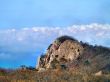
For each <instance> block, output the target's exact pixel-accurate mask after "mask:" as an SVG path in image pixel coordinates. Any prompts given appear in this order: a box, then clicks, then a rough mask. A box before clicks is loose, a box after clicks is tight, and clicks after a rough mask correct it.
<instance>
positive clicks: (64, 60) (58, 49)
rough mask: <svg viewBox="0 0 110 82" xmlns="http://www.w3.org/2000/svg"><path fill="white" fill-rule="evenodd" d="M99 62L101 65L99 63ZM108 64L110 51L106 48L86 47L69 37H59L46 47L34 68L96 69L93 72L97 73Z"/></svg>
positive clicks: (86, 45)
mask: <svg viewBox="0 0 110 82" xmlns="http://www.w3.org/2000/svg"><path fill="white" fill-rule="evenodd" d="M101 49H102V50H103V52H102V51H101ZM104 49H105V50H104ZM103 56H104V57H103ZM107 58H108V59H107ZM105 59H106V62H105ZM101 60H102V63H100V61H101ZM103 60H104V61H103ZM108 62H110V50H109V49H108V48H107V49H106V48H104V47H101V46H100V47H99V46H92V45H88V44H87V43H82V42H78V41H77V40H75V39H73V38H71V37H69V36H61V37H59V38H57V39H56V40H55V41H54V42H53V43H52V44H51V45H50V46H49V47H48V49H47V52H46V54H44V55H41V57H40V58H39V62H38V66H37V67H36V68H37V69H38V70H40V69H43V70H44V69H45V70H46V69H57V68H62V69H66V68H77V67H79V68H81V69H87V70H88V69H89V70H91V69H96V68H97V69H96V70H95V71H99V70H101V68H104V66H106V65H108V64H110V63H108ZM100 65H101V66H100Z"/></svg>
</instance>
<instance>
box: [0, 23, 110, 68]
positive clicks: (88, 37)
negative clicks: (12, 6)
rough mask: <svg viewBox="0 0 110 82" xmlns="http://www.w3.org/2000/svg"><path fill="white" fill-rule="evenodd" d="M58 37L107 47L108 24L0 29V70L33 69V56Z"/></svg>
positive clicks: (108, 40)
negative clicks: (11, 68)
mask: <svg viewBox="0 0 110 82" xmlns="http://www.w3.org/2000/svg"><path fill="white" fill-rule="evenodd" d="M61 35H69V36H72V37H74V38H76V39H78V40H79V41H83V42H88V43H90V44H93V45H95V44H98V45H103V46H107V47H110V25H109V24H96V23H94V24H89V25H73V26H68V27H32V28H22V29H5V30H0V67H17V66H19V65H22V64H26V65H33V66H34V65H35V63H36V62H35V61H36V57H37V56H39V55H40V54H41V53H43V52H45V50H46V48H47V47H48V45H49V44H50V43H52V42H53V41H54V40H55V38H57V37H59V36H61Z"/></svg>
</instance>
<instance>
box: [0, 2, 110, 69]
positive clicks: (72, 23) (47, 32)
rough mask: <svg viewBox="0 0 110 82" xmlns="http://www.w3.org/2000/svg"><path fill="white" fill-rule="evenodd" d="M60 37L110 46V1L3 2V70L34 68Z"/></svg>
mask: <svg viewBox="0 0 110 82" xmlns="http://www.w3.org/2000/svg"><path fill="white" fill-rule="evenodd" d="M61 35H69V36H72V37H75V38H76V39H78V40H79V41H81V40H82V41H84V42H88V43H90V44H93V45H95V44H97V45H103V46H107V47H110V0H0V67H3V68H17V67H19V66H20V65H27V66H35V65H36V62H37V58H38V57H39V56H40V55H41V54H42V53H45V52H46V49H47V47H48V45H49V44H50V43H52V42H53V41H54V40H55V38H57V37H59V36H61Z"/></svg>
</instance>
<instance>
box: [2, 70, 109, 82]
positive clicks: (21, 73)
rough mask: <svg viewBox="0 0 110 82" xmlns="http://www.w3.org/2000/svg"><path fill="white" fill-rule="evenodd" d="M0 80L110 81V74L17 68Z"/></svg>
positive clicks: (47, 81) (27, 81) (22, 81)
mask: <svg viewBox="0 0 110 82" xmlns="http://www.w3.org/2000/svg"><path fill="white" fill-rule="evenodd" d="M0 82H110V74H106V75H101V76H95V75H94V74H90V73H82V72H78V71H72V70H48V71H45V72H37V71H32V70H17V71H14V72H11V73H9V74H7V75H5V76H0Z"/></svg>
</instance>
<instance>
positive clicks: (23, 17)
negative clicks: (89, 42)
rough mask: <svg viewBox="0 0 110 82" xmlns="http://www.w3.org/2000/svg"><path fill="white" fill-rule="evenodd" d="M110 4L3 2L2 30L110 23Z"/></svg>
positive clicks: (93, 0) (102, 0) (87, 0)
mask: <svg viewBox="0 0 110 82" xmlns="http://www.w3.org/2000/svg"><path fill="white" fill-rule="evenodd" d="M109 5H110V0H83V1H82V0H0V28H23V27H33V26H62V27H63V26H71V25H73V24H90V23H101V24H102V23H110V15H109V14H110V7H109Z"/></svg>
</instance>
